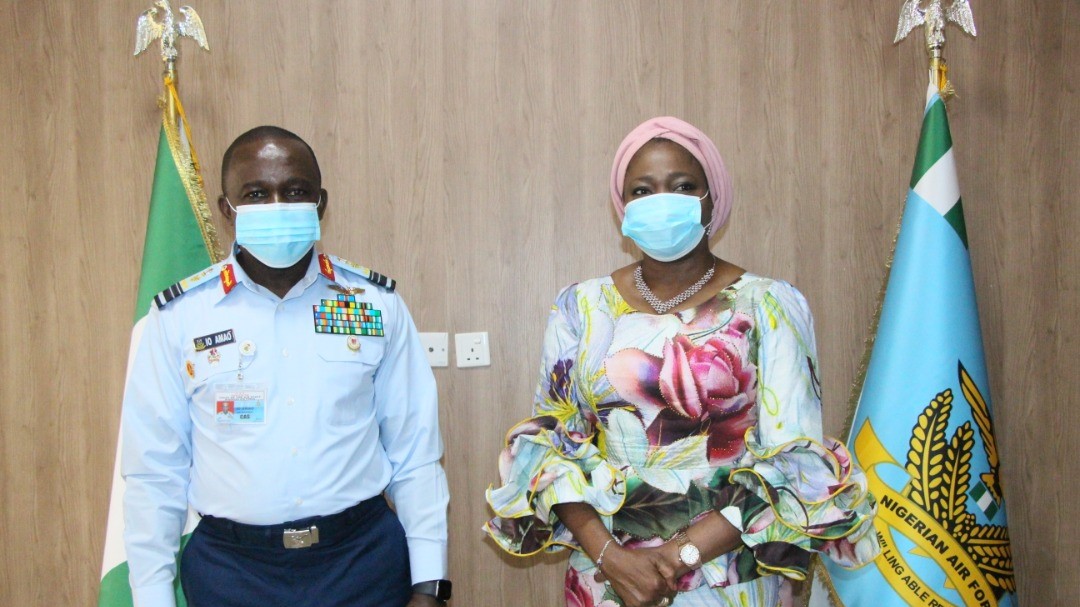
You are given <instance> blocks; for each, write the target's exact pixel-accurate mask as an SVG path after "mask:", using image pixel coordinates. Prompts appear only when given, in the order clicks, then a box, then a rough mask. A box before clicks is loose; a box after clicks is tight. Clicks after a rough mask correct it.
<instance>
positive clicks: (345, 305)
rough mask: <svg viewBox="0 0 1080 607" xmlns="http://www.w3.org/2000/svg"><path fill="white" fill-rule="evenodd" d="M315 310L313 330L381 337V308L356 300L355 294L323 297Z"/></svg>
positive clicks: (313, 307)
mask: <svg viewBox="0 0 1080 607" xmlns="http://www.w3.org/2000/svg"><path fill="white" fill-rule="evenodd" d="M311 307H312V309H313V310H314V311H315V332H316V333H331V334H335V335H367V336H372V337H383V336H385V335H386V334H385V333H384V332H383V319H382V310H376V309H375V308H373V307H372V306H371V303H369V302H366V301H356V296H355V295H338V296H337V299H324V300H322V302H321V303H320V305H317V306H311Z"/></svg>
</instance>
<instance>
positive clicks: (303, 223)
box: [229, 197, 322, 268]
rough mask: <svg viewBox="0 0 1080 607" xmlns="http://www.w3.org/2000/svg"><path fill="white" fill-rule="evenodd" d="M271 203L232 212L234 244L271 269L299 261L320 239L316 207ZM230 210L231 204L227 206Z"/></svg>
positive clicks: (310, 204)
mask: <svg viewBox="0 0 1080 607" xmlns="http://www.w3.org/2000/svg"><path fill="white" fill-rule="evenodd" d="M321 202H322V198H321V197H320V199H319V202H271V203H265V204H244V205H240V206H239V207H235V208H233V210H234V211H235V212H236V244H238V245H240V246H242V247H244V250H246V251H247V252H248V253H251V254H252V255H253V256H254V257H255V259H258V260H259V261H261V262H262V263H263V264H265V265H267V266H270V267H271V268H288V267H290V266H292V265H295V264H296V262H298V261H300V260H301V259H302V258H303V257H304V255H306V254H307V252H308V251H310V250H311V247H312V246H314V245H315V242H316V241H317V240H319V238H320V237H321V236H322V232H321V230H320V228H319V204H320V203H321ZM229 206H230V207H232V203H229Z"/></svg>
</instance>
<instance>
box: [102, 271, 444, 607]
mask: <svg viewBox="0 0 1080 607" xmlns="http://www.w3.org/2000/svg"><path fill="white" fill-rule="evenodd" d="M319 259H320V258H319V256H318V255H313V256H312V262H311V265H310V267H309V268H308V271H307V274H306V275H305V276H304V277H303V278H302V279H301V280H300V281H299V282H298V283H297V284H296V285H295V286H294V287H293V288H292V289H291V290H290V291H289V293H288V294H286V295H285V297H284V299H280V298H278V297H277V296H276V295H275V294H274V293H272V292H271V291H269V290H268V289H266V288H264V287H261V286H259V285H257V284H255V283H254V282H253V281H252V280H251V279H250V278H248V277H247V276H246V275H245V274H244V271H243V269H242V268H241V267H240V264H238V263H236V259H235V257H230V258H229V259H226V260H225V261H223V262H221V263H220V264H217V265H216V266H213V267H212V268H211V269H209V270H207V271H206V273H200V274H199V275H196V277H193V278H192V279H189V281H188V282H187V283H186V291H185V292H183V293H182V294H180V295H179V296H178V297H177V298H176V299H175V300H174V301H170V302H168V303H166V304H165V305H164V306H163V307H161V308H160V309H159V308H158V307H157V306H154V309H152V310H151V311H150V314H148V315H147V317H146V325H145V329H144V333H143V335H142V339H141V341H140V343H139V347H138V350H137V352H136V354H135V357H134V359H133V362H132V365H131V371H130V373H129V379H128V384H127V387H126V391H125V395H124V406H123V416H122V419H123V423H122V428H123V451H122V460H121V470H122V474H123V476H124V479H125V481H126V492H125V495H124V521H125V531H124V542H125V546H126V549H127V557H128V562H129V566H130V570H131V577H130V580H131V586H132V590H133V592H134V596H135V604H136V605H138V606H140V607H158V606H165V607H171V606H172V605H173V604H174V598H173V590H172V583H173V579H174V577H175V576H176V554H177V551H178V549H179V541H180V535H181V532H182V529H183V524H184V520H185V518H186V513H187V509H188V504H189V503H190V505H191V507H192V508H193V509H194V510H196V511H197V512H200V513H202V514H210V515H213V516H216V517H223V518H228V519H232V520H234V521H239V522H242V523H248V524H255V525H267V524H277V523H283V522H287V521H292V520H297V519H301V518H305V517H309V516H324V515H329V514H335V513H337V512H340V511H342V510H345V509H346V508H348V507H350V506H352V505H354V504H357V503H359V502H361V501H363V500H365V499H368V498H371V497H374V496H377V495H379V494H380V493H382V492H383V491H385V492H386V494H387V495H388V496H389V497H390V499H391V500H392V501H393V502H394V504H395V506H396V510H397V515H398V518H399V519H400V520H401V523H402V525H403V527H404V528H405V534H406V537H407V540H408V547H409V560H410V564H411V574H412V579H413V581H414V582H421V581H426V580H434V579H443V578H445V577H446V569H447V564H446V561H447V556H446V555H447V551H446V537H447V524H446V508H447V502H448V500H449V491H448V489H447V483H446V475H445V473H444V472H443V469H442V466H441V465H440V463H439V459H440V457H441V456H442V439H441V437H440V434H439V420H438V411H437V394H436V390H435V378H434V376H433V375H432V372H431V367H430V366H429V365H428V362H427V359H426V357H425V355H424V352H423V347H422V346H421V344H420V341H419V338H418V336H417V332H416V327H415V326H414V325H413V321H412V318H411V317H410V316H409V311H408V309H407V308H406V307H405V303H404V302H403V301H402V300H401V298H400V297H399V296H398V295H397V294H395V293H393V292H392V291H391V290H388V289H386V288H383V287H381V286H378V285H376V284H375V283H374V282H370V280H369V279H367V278H365V276H366V270H365V269H364V268H361V267H359V266H353V265H351V264H349V263H348V262H344V261H342V260H338V259H336V258H331V257H329V256H328V257H327V258H326V259H328V260H332V262H333V275H334V280H330V278H328V276H326V275H325V274H323V273H322V272H321V271H320V263H319ZM226 264H231V267H232V271H233V273H234V275H235V279H236V283H237V284H236V285H235V286H234V287H233V288H232V289H231V290H230V291H229V292H228V293H226V289H225V288H224V287H223V284H222V282H223V277H222V275H221V270H222V268H223V267H225V265H226ZM181 284H184V283H181ZM332 286H336V287H345V288H359V289H363V293H359V294H356V295H355V299H356V300H357V301H358V302H365V303H369V304H371V309H373V310H378V311H380V312H381V318H382V321H383V331H384V333H385V335H384V336H367V335H360V336H349V335H340V334H326V333H317V332H316V331H315V320H314V313H315V311H314V306H320V305H323V304H324V303H325V301H324V300H331V301H336V300H337V297H338V295H340V294H341V293H340V290H338V291H336V290H334V289H332V288H331V287H332ZM174 293H175V292H174ZM228 331H231V334H228V333H226V332H228ZM214 336H216V337H217V340H216V343H220V342H221V341H228V340H229V339H231V340H232V343H226V344H222V345H216V346H215V347H205V346H206V344H207V342H208V341H210V340H213V339H214ZM208 337H209V339H203V340H202V342H201V343H198V344H197V340H199V339H200V338H208ZM238 374H239V375H240V376H242V379H238ZM229 384H241V385H242V386H243V387H244V388H245V389H246V390H255V391H256V392H258V391H259V390H260V389H261V390H265V404H264V406H263V408H262V410H261V412H259V411H257V410H256V411H255V415H250V414H251V413H252V411H251V410H244V409H243V408H242V406H241V405H239V404H238V405H237V407H239V408H237V409H235V410H233V409H231V408H230V405H229V404H228V400H227V399H228V398H230V395H232V396H236V394H237V393H238V392H237V389H236V387H235V386H234V387H232V388H230V387H229ZM223 399H224V400H223ZM220 403H224V404H220ZM245 411H246V412H247V413H248V414H249V416H248V417H247V418H246V419H240V416H241V415H242V414H244V412H245ZM260 413H261V417H262V422H261V423H259V422H258V420H259V417H260V415H259V414H260ZM251 420H255V422H256V423H246V422H251Z"/></svg>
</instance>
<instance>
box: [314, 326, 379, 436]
mask: <svg viewBox="0 0 1080 607" xmlns="http://www.w3.org/2000/svg"><path fill="white" fill-rule="evenodd" d="M384 339H385V338H383V337H358V336H339V335H333V336H330V335H326V336H323V335H320V336H318V341H317V343H316V344H315V352H316V354H317V355H318V361H317V362H318V363H319V366H320V369H318V372H317V375H318V377H319V380H320V381H319V384H318V385H317V386H316V387H315V390H317V391H318V393H317V394H316V395H314V396H316V398H317V400H318V401H319V402H321V403H323V404H324V405H325V407H326V411H327V421H328V423H329V424H330V425H331V426H351V425H354V424H357V423H359V422H361V421H362V420H364V419H366V418H368V417H370V416H371V415H372V412H373V410H374V409H373V407H374V404H373V401H374V397H375V373H376V371H377V370H378V368H379V363H380V362H381V361H382V358H383V352H384V351H385V349H386V344H385V342H384ZM357 346H359V347H357Z"/></svg>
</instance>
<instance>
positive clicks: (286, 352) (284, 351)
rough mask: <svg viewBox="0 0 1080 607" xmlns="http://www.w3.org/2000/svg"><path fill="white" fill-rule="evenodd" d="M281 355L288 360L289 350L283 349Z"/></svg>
mask: <svg viewBox="0 0 1080 607" xmlns="http://www.w3.org/2000/svg"><path fill="white" fill-rule="evenodd" d="M281 355H282V356H284V357H285V358H288V357H289V349H288V348H282V349H281Z"/></svg>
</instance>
